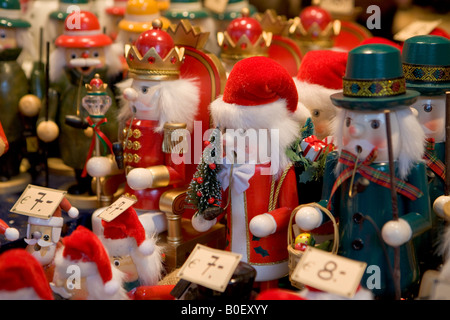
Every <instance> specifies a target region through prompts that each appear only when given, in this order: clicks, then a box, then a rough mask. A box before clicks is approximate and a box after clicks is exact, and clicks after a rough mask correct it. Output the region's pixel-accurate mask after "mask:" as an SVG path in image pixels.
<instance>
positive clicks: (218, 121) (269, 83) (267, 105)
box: [192, 57, 304, 287]
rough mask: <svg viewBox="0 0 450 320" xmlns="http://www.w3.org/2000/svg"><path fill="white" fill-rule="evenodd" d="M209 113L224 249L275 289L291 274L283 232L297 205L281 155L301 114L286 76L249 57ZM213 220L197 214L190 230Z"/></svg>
mask: <svg viewBox="0 0 450 320" xmlns="http://www.w3.org/2000/svg"><path fill="white" fill-rule="evenodd" d="M210 108H211V116H212V119H213V123H214V125H215V126H216V127H218V128H219V129H220V130H221V131H222V132H223V133H224V135H223V145H224V146H225V147H224V148H225V151H226V152H225V153H226V157H225V159H224V160H223V161H221V162H220V163H219V164H218V165H219V166H220V171H219V173H218V180H219V181H220V185H221V186H222V190H223V197H222V198H223V201H222V203H223V205H222V207H223V208H226V215H227V226H228V230H229V231H228V233H227V240H228V241H227V243H228V245H227V248H226V249H227V250H230V251H232V252H236V253H240V254H242V261H244V262H246V263H248V264H250V265H251V266H252V267H254V268H255V269H256V271H257V275H256V279H255V281H256V282H259V283H260V285H262V286H264V287H270V286H273V285H276V283H278V279H280V278H282V277H284V276H285V275H287V273H288V264H287V258H288V252H287V250H286V247H287V228H288V224H289V217H290V214H291V212H292V210H293V209H294V208H295V207H296V206H297V205H298V198H297V187H296V177H295V172H294V168H293V166H292V162H291V161H290V159H289V158H288V157H287V156H286V149H287V148H288V147H289V146H290V145H291V144H292V143H293V142H294V141H295V140H296V138H297V136H298V134H299V131H300V127H301V125H302V124H299V123H298V121H297V120H296V114H297V113H302V112H304V110H302V109H303V108H304V107H303V106H302V105H301V104H299V102H298V95H297V90H296V88H295V84H294V81H293V80H292V77H291V76H290V75H289V73H288V72H287V71H286V69H284V68H283V67H282V66H281V65H280V64H279V63H277V62H275V61H274V60H272V59H270V58H267V57H250V58H247V59H243V60H241V61H239V62H238V63H236V65H235V67H234V68H233V70H232V71H231V73H230V75H229V78H228V81H227V83H226V85H225V90H224V93H223V96H221V97H219V98H218V99H216V100H215V101H214V102H213V103H212V104H211V107H210ZM252 137H253V138H252ZM247 138H248V140H247ZM236 139H237V143H235V140H236ZM243 142H244V143H243ZM242 143H243V144H242ZM219 154H220V153H219ZM213 165H214V163H213ZM271 190H272V192H271ZM217 220H220V217H219V218H216V219H213V220H206V219H205V218H203V216H202V215H200V214H195V215H194V216H193V218H192V225H193V227H194V228H195V229H196V230H198V231H206V230H208V228H210V227H212V225H214V224H215V222H216V221H217Z"/></svg>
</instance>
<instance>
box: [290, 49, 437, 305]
mask: <svg viewBox="0 0 450 320" xmlns="http://www.w3.org/2000/svg"><path fill="white" fill-rule="evenodd" d="M343 81H344V82H343V93H336V94H333V95H331V99H332V101H333V103H334V104H335V105H336V106H338V107H339V108H338V114H337V118H336V121H337V122H336V123H337V124H338V125H337V126H336V129H335V131H334V138H335V144H336V146H337V152H336V151H335V152H332V153H330V154H329V155H328V159H327V163H326V168H325V175H324V182H323V185H324V188H323V192H322V200H321V201H320V202H319V204H320V205H322V206H323V207H328V209H329V210H330V211H331V212H332V213H333V215H334V216H336V217H337V218H338V219H339V243H340V248H339V251H338V254H340V255H342V256H345V257H348V258H350V259H354V260H357V261H364V262H366V263H367V266H368V267H369V266H377V270H378V271H377V272H376V274H375V275H374V277H376V279H377V280H376V281H377V284H378V285H376V286H374V285H373V284H374V283H372V282H371V281H373V279H374V278H370V277H371V275H372V272H371V271H368V270H369V269H367V270H366V272H365V273H364V275H363V278H362V281H361V286H363V287H366V288H369V289H371V290H372V292H373V293H374V295H375V296H376V297H378V298H387V299H392V298H394V297H395V298H398V299H399V295H400V294H401V295H402V296H403V297H410V296H408V294H409V295H411V294H413V292H414V289H415V288H414V287H415V286H416V285H417V284H418V281H419V269H418V263H417V260H416V248H415V246H414V243H413V241H411V239H414V238H415V237H417V236H418V235H420V234H421V233H423V232H425V231H427V230H428V229H430V227H431V217H430V210H431V209H430V203H429V199H428V188H427V181H426V175H425V165H424V163H423V162H422V161H421V160H422V154H423V149H424V143H423V142H424V139H425V134H424V132H423V130H422V128H421V126H420V124H419V122H418V121H417V118H416V116H415V115H414V113H413V112H412V110H411V108H410V107H409V106H410V105H411V104H412V103H414V102H415V101H416V99H417V97H418V95H419V93H418V92H416V91H413V90H406V88H405V86H406V85H405V78H404V76H403V71H402V65H401V57H400V51H399V50H398V49H396V48H394V47H392V46H388V45H383V44H374V45H365V46H360V47H357V48H355V49H353V50H352V51H350V52H349V56H348V61H347V68H346V74H345V77H344V79H343ZM385 113H388V114H389V117H388V116H387V115H386V114H385ZM394 169H395V170H394ZM389 173H391V175H390V174H389ZM393 183H395V186H396V188H395V189H394V187H393ZM391 203H392V205H391ZM394 204H395V205H396V206H394ZM396 208H397V209H398V211H396V210H395V209H396ZM395 213H396V215H397V216H398V217H396V215H394V214H395ZM324 217H326V216H325V215H324V214H323V213H322V212H321V210H319V209H318V208H315V207H308V206H306V207H303V208H300V209H299V210H298V212H297V213H296V216H295V221H296V224H297V225H298V227H299V228H300V229H301V230H305V231H308V230H312V231H311V232H312V233H313V232H314V230H313V229H315V228H317V227H319V226H321V225H322V224H323V223H326V222H327V220H325V219H328V218H324ZM328 222H329V221H328ZM380 230H381V232H379V231H380ZM396 261H397V262H399V266H398V264H397V263H395V262H396ZM391 268H392V270H394V271H393V272H394V274H392V273H391ZM399 275H400V279H399V277H398V276H399ZM398 280H400V283H398Z"/></svg>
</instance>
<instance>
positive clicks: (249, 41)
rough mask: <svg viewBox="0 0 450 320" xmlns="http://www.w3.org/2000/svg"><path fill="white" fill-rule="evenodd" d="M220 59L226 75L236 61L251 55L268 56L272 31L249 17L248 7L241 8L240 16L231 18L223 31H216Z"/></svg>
mask: <svg viewBox="0 0 450 320" xmlns="http://www.w3.org/2000/svg"><path fill="white" fill-rule="evenodd" d="M217 42H218V43H219V46H220V55H219V57H220V59H221V60H222V63H223V64H224V66H225V70H226V72H227V75H228V74H229V73H230V71H231V70H232V68H233V66H234V65H235V64H236V62H238V61H240V60H242V59H245V58H249V57H253V56H264V57H267V56H268V49H269V47H270V44H271V42H272V33H271V32H266V31H264V30H263V28H262V26H261V24H260V23H259V21H258V20H257V19H255V18H252V17H250V14H249V10H248V8H244V9H242V12H241V17H239V18H236V19H233V20H232V21H231V22H230V24H229V25H228V26H227V28H226V30H225V31H223V32H222V31H221V32H218V33H217Z"/></svg>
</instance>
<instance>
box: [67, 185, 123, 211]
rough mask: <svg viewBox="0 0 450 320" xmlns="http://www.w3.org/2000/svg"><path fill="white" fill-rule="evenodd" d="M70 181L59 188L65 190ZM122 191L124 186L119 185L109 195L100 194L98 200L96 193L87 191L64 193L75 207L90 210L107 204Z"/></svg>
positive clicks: (115, 198)
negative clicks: (83, 192) (82, 192)
mask: <svg viewBox="0 0 450 320" xmlns="http://www.w3.org/2000/svg"><path fill="white" fill-rule="evenodd" d="M71 185H72V183H68V184H65V185H63V186H61V188H60V189H61V190H67V189H68V188H69V187H70V186H71ZM123 193H124V188H123V187H119V188H118V189H117V191H116V192H115V193H114V194H113V195H111V196H101V197H100V200H99V199H98V197H97V195H91V194H88V193H85V194H80V195H75V194H70V193H67V194H66V198H67V200H69V202H70V203H71V204H72V206H74V207H75V208H77V209H80V210H91V209H97V208H101V207H105V206H109V205H110V204H112V203H113V202H114V201H115V200H117V199H118V198H119V197H120V196H121V195H122V194H123Z"/></svg>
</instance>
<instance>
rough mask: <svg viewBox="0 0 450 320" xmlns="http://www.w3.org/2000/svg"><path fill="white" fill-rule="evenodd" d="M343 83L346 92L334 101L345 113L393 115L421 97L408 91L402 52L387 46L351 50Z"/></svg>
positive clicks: (333, 97)
mask: <svg viewBox="0 0 450 320" xmlns="http://www.w3.org/2000/svg"><path fill="white" fill-rule="evenodd" d="M342 80H343V81H342V82H343V91H342V92H339V93H336V94H333V95H331V96H330V98H331V101H332V103H333V104H334V105H335V106H338V107H342V108H345V109H351V110H366V111H389V110H392V109H396V108H402V107H405V106H410V105H412V104H413V103H414V102H415V101H416V100H417V98H418V96H419V95H420V93H419V92H417V91H415V90H409V89H408V90H407V89H406V81H405V77H404V76H403V69H402V61H401V54H400V50H398V49H397V48H395V47H393V46H390V45H387V44H367V45H362V46H358V47H356V48H354V49H353V50H351V51H350V52H349V54H348V60H347V67H346V71H345V75H344V77H343V79H342Z"/></svg>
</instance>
